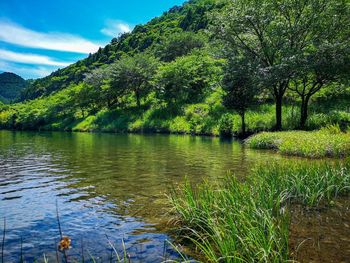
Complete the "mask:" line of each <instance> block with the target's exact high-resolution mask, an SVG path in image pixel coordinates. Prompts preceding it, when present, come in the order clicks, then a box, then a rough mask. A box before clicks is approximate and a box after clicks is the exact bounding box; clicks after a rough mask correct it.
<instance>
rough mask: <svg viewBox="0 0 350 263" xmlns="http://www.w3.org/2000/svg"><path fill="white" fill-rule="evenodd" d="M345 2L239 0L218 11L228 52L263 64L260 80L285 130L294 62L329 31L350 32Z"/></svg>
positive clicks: (278, 126)
mask: <svg viewBox="0 0 350 263" xmlns="http://www.w3.org/2000/svg"><path fill="white" fill-rule="evenodd" d="M348 9H349V7H348V4H347V1H346V0H285V1H280V0H263V1H261V0H252V1H246V0H236V1H232V2H231V4H230V5H228V6H227V7H226V10H224V11H223V12H220V13H216V14H215V15H214V16H213V18H214V19H215V27H214V28H213V29H214V34H215V36H217V37H218V38H219V39H220V40H221V41H222V42H223V43H224V45H225V49H227V50H230V49H231V50H232V49H233V50H236V51H238V52H244V53H246V54H249V55H250V56H253V57H254V59H256V60H257V61H258V62H259V68H260V69H259V72H260V73H261V75H262V77H263V78H261V83H263V84H264V86H265V88H267V89H268V90H270V92H271V93H272V95H273V97H274V99H275V104H276V129H277V130H280V129H281V128H282V101H283V97H284V94H285V92H286V90H287V88H288V86H289V83H290V79H291V77H292V75H293V70H291V69H290V67H289V65H288V64H289V61H290V60H291V59H293V57H294V56H295V55H296V54H301V53H303V52H304V51H305V50H306V49H307V48H310V47H312V46H313V45H314V44H315V42H317V41H321V40H322V38H323V39H324V40H323V41H327V39H328V36H327V32H329V31H332V30H336V29H339V30H340V29H341V28H339V25H340V23H339V22H336V23H335V25H336V26H334V27H331V25H332V22H335V21H342V22H343V27H344V28H346V30H347V31H349V23H348V19H349V18H347V17H346V14H348V11H344V10H348Z"/></svg>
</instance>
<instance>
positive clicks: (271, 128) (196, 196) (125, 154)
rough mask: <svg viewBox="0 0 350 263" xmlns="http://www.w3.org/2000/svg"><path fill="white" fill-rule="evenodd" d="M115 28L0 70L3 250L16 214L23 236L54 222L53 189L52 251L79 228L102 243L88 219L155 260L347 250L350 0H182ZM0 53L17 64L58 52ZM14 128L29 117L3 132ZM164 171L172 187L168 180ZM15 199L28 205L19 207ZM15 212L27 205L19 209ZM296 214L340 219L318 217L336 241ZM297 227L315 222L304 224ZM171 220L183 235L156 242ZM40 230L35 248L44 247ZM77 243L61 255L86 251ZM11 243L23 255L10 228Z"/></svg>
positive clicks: (123, 252) (254, 258) (300, 257)
mask: <svg viewBox="0 0 350 263" xmlns="http://www.w3.org/2000/svg"><path fill="white" fill-rule="evenodd" d="M101 6H102V5H101ZM96 13H98V12H96ZM87 17H88V16H87ZM91 20H92V19H91ZM43 21H45V20H44V19H43ZM96 21H97V20H96ZM0 22H1V21H0ZM10 26H15V25H12V24H11V25H9V27H10ZM125 27H126V26H125V25H124V28H125ZM23 30H24V29H23ZM102 31H103V30H101V32H102ZM104 31H106V30H104ZM127 31H128V32H123V33H121V34H119V35H116V36H115V37H114V38H113V39H112V40H111V41H110V42H109V43H108V44H107V45H106V46H105V47H100V48H99V49H98V51H97V52H95V53H90V54H89V55H87V56H86V58H84V59H82V60H79V61H77V62H75V63H72V64H69V65H68V66H66V67H64V68H61V69H57V70H55V71H54V72H52V73H51V74H50V75H48V76H46V77H43V78H38V79H31V80H24V79H22V78H21V77H19V76H17V75H15V74H12V73H8V72H4V73H2V74H0V129H3V130H12V131H14V132H8V131H0V135H1V137H0V173H3V174H5V176H3V177H1V176H0V190H1V191H0V210H1V211H2V206H4V207H5V208H7V211H9V212H8V214H9V217H10V218H8V219H6V220H7V221H4V229H3V241H2V254H1V255H2V263H3V262H4V257H7V258H10V257H11V255H10V254H11V253H16V252H14V250H11V248H9V251H10V252H8V251H6V247H5V245H4V244H5V240H6V241H7V238H9V239H10V238H12V240H10V242H12V243H10V244H15V241H14V240H15V238H17V237H16V233H18V232H16V231H17V230H18V229H20V230H21V231H22V228H23V231H27V232H26V233H27V237H28V236H30V237H31V236H34V235H33V232H31V230H30V229H29V227H28V226H33V228H35V231H36V232H35V233H38V234H41V230H43V231H46V232H47V233H54V229H55V228H56V227H57V226H56V224H55V226H53V225H52V223H51V224H50V222H51V221H52V218H54V219H55V216H54V217H53V216H52V214H50V213H51V212H50V211H51V210H52V209H51V208H52V202H51V205H48V204H49V203H50V202H49V201H50V200H51V201H52V199H53V198H57V199H60V200H64V202H62V205H63V206H65V208H66V209H62V210H61V211H63V213H65V214H64V215H63V216H62V218H64V217H66V218H67V217H69V216H71V219H72V222H71V223H70V222H68V219H66V220H67V221H66V226H67V228H70V229H71V231H72V233H73V234H74V235H75V236H74V238H72V237H71V235H69V234H68V236H66V237H65V236H63V234H62V231H61V224H60V219H59V215H58V210H57V221H58V225H59V229H60V231H59V232H60V237H59V239H60V240H61V243H60V246H61V247H63V249H61V250H62V251H63V252H64V253H65V252H67V253H68V252H70V251H69V250H70V247H71V241H72V243H74V242H76V240H77V236H78V235H84V234H85V235H89V236H88V238H86V240H87V241H88V242H90V244H87V245H86V246H87V249H86V251H87V250H88V249H91V247H94V246H95V245H96V251H94V252H96V254H99V255H102V254H103V253H105V252H106V250H105V248H103V247H102V245H101V242H102V241H101V240H104V241H106V237H105V236H106V235H105V234H104V233H103V234H101V232H102V230H101V231H100V229H99V228H101V229H103V231H105V232H107V233H108V234H110V235H111V236H112V235H113V237H111V240H112V238H114V239H113V240H117V238H116V237H117V236H118V235H119V237H120V239H119V240H122V243H121V249H119V251H117V250H118V249H116V248H115V246H114V245H113V244H114V243H113V242H114V241H113V242H111V241H110V239H109V237H107V240H108V245H110V247H109V249H110V250H109V251H108V253H110V254H111V257H110V258H109V261H110V262H112V261H117V262H133V260H135V261H136V260H138V259H140V258H141V259H140V262H143V261H142V260H143V259H144V258H142V256H145V257H146V259H145V261H144V262H154V260H156V259H159V261H165V262H166V261H170V257H168V254H167V253H168V252H169V251H170V250H171V251H170V252H171V253H172V254H171V253H170V252H169V254H171V255H172V256H174V261H182V260H184V261H185V260H187V257H186V256H184V257H183V258H182V259H181V253H182V254H186V255H190V256H191V257H192V258H193V260H192V259H191V260H192V261H195V260H198V261H201V262H218V263H219V262H220V263H221V262H240V263H241V262H266V263H267V262H276V263H277V262H290V261H294V260H295V261H298V262H312V261H313V260H314V257H315V256H314V254H318V253H320V255H324V254H322V253H325V252H324V251H335V252H334V253H333V252H329V253H330V254H327V255H324V256H323V258H322V260H325V262H331V261H332V258H336V260H337V261H339V262H341V261H343V260H345V261H346V260H349V258H350V252H349V251H350V240H349V238H348V237H347V236H346V235H344V233H346V234H347V233H349V225H350V223H349V217H346V216H343V215H344V214H346V215H348V214H347V213H348V212H349V211H350V210H349V206H350V205H349V203H350V202H349V200H350V199H349V197H350V159H349V158H350V82H349V81H350V74H349V73H350V43H349V40H350V3H349V1H348V0H284V1H281V0H250V1H247V0H235V1H232V0H189V1H187V2H185V3H183V4H182V5H181V6H174V7H173V8H171V9H170V10H168V11H166V12H164V13H163V14H162V15H160V16H159V17H155V18H153V19H152V20H150V21H149V22H148V23H146V24H139V25H136V26H134V27H133V29H130V30H127ZM18 32H22V28H21V31H18ZM23 32H24V31H23ZM25 32H27V31H25ZM28 32H29V33H31V32H32V33H33V32H34V31H31V30H28ZM28 32H27V33H28ZM29 33H28V34H29ZM34 33H35V32H34ZM35 35H37V36H43V35H44V34H41V33H37V34H35ZM53 35H54V34H53ZM49 36H50V39H51V37H52V36H51V35H50V34H49ZM69 36H70V35H69V34H67V36H66V37H67V38H68V39H70V37H69ZM0 37H1V36H0ZM72 38H73V37H72ZM4 39H5V38H4ZM74 39H75V38H74ZM78 39H80V38H78ZM5 40H6V39H5ZM5 40H4V41H5ZM0 41H2V38H1V39H0ZM6 41H8V40H6ZM11 41H12V40H11ZM12 42H13V43H15V44H16V43H17V42H16V41H12ZM12 42H9V43H10V44H11V43H12ZM84 43H85V42H84ZM17 44H18V43H17ZM34 44H35V43H34ZM34 44H32V45H34ZM31 48H33V47H32V46H31ZM34 48H35V46H34ZM45 49H47V50H51V51H52V47H51V49H50V48H45ZM96 50H97V49H96ZM56 51H57V50H56ZM61 51H62V50H61ZM71 51H72V50H71ZM73 51H74V50H73ZM74 52H76V50H75V51H74ZM0 53H1V54H5V55H6V56H7V58H6V59H8V60H9V59H12V60H13V59H15V60H20V62H21V63H24V62H25V63H27V62H28V59H29V58H32V59H38V58H39V60H40V61H44V62H45V63H49V64H55V65H67V64H66V63H63V62H60V60H57V61H56V60H52V61H51V60H49V57H42V56H39V57H38V56H36V55H34V54H32V55H28V54H27V55H23V54H22V55H19V56H14V55H13V52H7V51H4V50H0ZM50 54H51V53H50ZM52 54H54V52H52ZM86 54H88V53H86ZM28 57H29V58H28ZM0 59H1V58H0ZM40 61H39V62H40ZM1 62H2V61H0V66H2V64H4V63H1ZM39 62H37V63H39ZM40 63H41V62H40ZM4 65H5V64H4ZM9 90H10V91H9ZM26 130H33V131H40V132H39V133H30V134H29V133H28V134H27V133H25V132H23V133H22V132H16V131H26ZM41 131H70V132H109V133H174V134H190V135H210V136H213V137H214V136H220V137H225V138H227V137H228V138H230V139H232V138H233V137H238V138H240V139H243V141H241V140H237V141H239V143H238V142H237V141H235V140H221V138H207V137H205V139H208V140H212V141H205V139H203V138H202V137H199V136H198V137H191V136H188V138H187V139H186V140H183V141H181V139H179V137H186V136H163V135H159V136H158V135H157V136H153V137H152V136H149V137H151V138H146V137H148V136H139V137H137V136H138V135H129V134H128V135H125V136H124V135H118V134H113V136H112V135H110V134H103V135H102V134H97V135H96V134H88V133H84V134H83V133H81V134H78V135H77V134H75V133H69V134H68V133H67V134H68V135H67V134H65V133H63V132H62V133H55V132H52V133H44V132H43V133H42V132H41ZM38 134H39V135H38ZM94 135H96V136H94ZM79 136H80V137H79ZM103 136H105V137H103ZM123 136H124V137H123ZM203 137H204V136H203ZM192 139H193V140H192ZM196 139H198V141H196ZM201 139H203V141H199V140H201ZM214 140H216V141H214ZM193 149H196V152H194V151H192V150H193ZM255 154H256V155H259V154H261V156H263V157H261V156H260V155H259V157H257V158H255V159H254V158H252V157H251V156H252V155H255ZM266 156H268V157H266ZM260 157H261V159H264V161H265V162H258V161H256V160H259V158H260ZM218 159H221V160H219V161H218ZM266 159H268V160H266ZM222 160H225V161H226V160H228V161H227V162H222ZM281 160H283V161H281ZM301 160H302V161H301ZM298 161H300V162H298ZM241 166H242V167H243V168H240V167H241ZM235 169H236V171H235ZM239 169H241V170H239ZM226 170H230V172H229V173H228V174H227V176H225V177H224V178H223V176H222V173H223V172H226ZM238 170H239V171H240V173H241V174H240V175H239V176H238V175H237V171H238ZM174 171H175V172H174ZM218 171H219V172H218ZM174 173H175V174H174ZM243 173H244V174H243ZM242 174H243V175H242ZM185 176H188V177H189V179H187V181H186V182H185V183H184V180H185V179H184V177H185ZM28 178H29V179H30V180H29V179H28ZM28 181H30V182H29V183H28ZM22 184H23V185H22ZM170 185H172V186H173V185H176V186H174V187H173V189H172V190H169V191H168V189H166V188H167V187H168V188H169V186H170ZM2 188H3V189H2ZM34 188H35V189H36V188H38V189H40V190H39V191H38V190H35V191H32V189H34ZM17 192H21V194H18V193H17ZM22 192H23V193H22ZM38 192H39V194H38ZM2 195H3V196H2ZM23 199H25V201H23ZM57 199H56V202H57ZM164 199H165V201H164ZM19 200H21V201H23V202H21V203H20V201H19ZM32 200H34V201H32ZM43 200H44V201H45V204H44V203H43ZM338 203H341V204H344V206H343V207H342V206H341V205H337V204H338ZM18 204H23V205H24V206H25V205H28V204H30V206H33V207H30V208H29V209H28V206H27V210H25V209H23V211H19V210H20V209H19V208H16V205H18ZM152 205H154V207H153V206H152ZM151 206H152V208H153V209H148V208H149V207H151ZM13 207H15V208H13ZM43 207H44V208H43ZM159 207H161V208H166V209H167V211H169V214H167V215H166V216H167V217H168V218H167V219H169V218H171V220H170V222H169V225H167V229H166V230H164V231H163V232H162V233H159V232H161V231H158V232H157V231H156V230H155V228H156V226H157V224H158V225H159V224H160V223H159V222H160V220H159V218H158V217H160V215H159V214H160V213H161V212H159V211H157V209H158V208H159ZM344 207H345V208H344ZM21 209H22V208H21ZM50 209H51V210H50ZM42 210H45V211H44V212H43V211H42ZM142 210H147V212H144V211H142ZM159 210H160V209H159ZM24 211H27V214H30V215H29V216H28V217H29V219H28V220H27V219H26V220H18V218H20V216H19V215H21V212H23V213H24ZM28 211H30V212H28ZM32 211H33V217H35V218H32V217H31V216H32V213H31V212H32ZM162 211H163V210H162ZM334 211H335V212H334ZM339 211H341V212H339ZM343 211H344V212H343ZM333 212H334V213H333ZM37 213H38V214H37ZM157 213H158V214H157ZM298 213H300V214H307V213H318V214H317V215H318V216H313V218H316V217H317V218H322V215H324V213H326V215H327V216H325V217H327V220H328V221H327V220H325V221H322V224H323V225H322V227H324V226H325V225H330V224H332V223H334V222H340V223H339V224H338V225H337V226H336V227H334V228H333V227H331V228H332V229H337V230H338V232H337V234H336V235H335V239H336V237H341V238H339V241H334V243H332V242H333V241H332V242H328V241H327V242H328V245H329V244H330V243H332V244H333V247H328V246H327V249H324V250H323V252H322V248H324V243H325V241H324V239H325V238H324V236H323V237H322V238H321V237H319V238H318V239H317V242H316V241H315V242H314V243H313V244H317V245H312V246H311V245H310V244H309V243H310V242H308V241H309V239H311V238H309V237H310V235H309V234H305V236H306V237H305V238H304V235H303V233H306V231H304V230H303V231H304V232H303V233H301V232H302V231H301V230H300V228H298V227H301V225H303V224H302V223H303V222H304V221H303V220H302V219H304V218H306V217H300V218H302V219H301V220H300V221H303V222H299V223H298V221H297V220H295V218H296V217H297V216H296V215H299V214H298ZM327 213H329V214H332V213H333V214H332V217H328V214H327ZM43 214H44V215H43ZM313 215H315V214H313ZM0 216H2V214H1V215H0ZM11 216H12V218H11ZM22 216H23V215H22ZM38 218H40V220H39V219H38ZM81 218H83V219H81ZM154 218H158V220H159V221H156V220H154ZM329 218H334V220H330V219H329ZM11 219H12V220H16V219H17V221H15V222H16V223H17V224H19V225H20V226H21V227H22V228H18V229H17V228H16V227H17V226H16V227H15V226H13V225H11V224H12V223H11ZM152 220H154V221H152ZM305 220H306V219H305ZM155 221H156V222H155ZM331 221H332V222H331ZM7 222H9V225H10V227H12V229H11V230H12V232H11V235H9V237H8V236H6V235H5V234H6V233H7V232H6V231H7V230H6V227H5V226H6V224H5V223H7ZM23 222H24V223H23ZM150 222H151V223H150ZM79 224H81V225H82V226H83V227H81V228H80V227H77V225H79ZM62 227H65V225H62ZM313 227H314V228H313ZM305 228H306V229H309V230H310V229H311V230H314V229H316V230H315V231H314V232H318V230H317V227H315V226H314V225H312V224H311V223H310V224H309V225H306V227H305ZM28 229H29V230H28ZM96 229H98V230H96ZM5 230H6V231H5ZM90 230H91V232H90ZM50 231H51V232H50ZM56 232H57V231H56ZM124 233H127V234H126V235H125V236H126V239H125V240H126V241H125V243H124V237H122V236H124ZM168 234H169V236H171V237H172V242H173V243H174V244H181V246H177V245H172V244H173V243H169V246H173V247H172V248H171V249H169V251H167V249H166V248H165V245H164V253H163V254H162V256H161V257H160V254H161V253H159V251H161V248H157V246H159V244H165V241H167V238H168ZM342 234H343V235H344V236H345V237H343V236H342ZM101 236H103V237H101ZM330 236H331V235H330ZM5 238H6V239H5ZM42 238H43V239H45V238H46V237H42ZM128 238H129V239H128ZM300 239H302V240H300ZM21 240H22V239H21ZM91 240H92V241H93V242H91ZM46 241H47V240H46V239H45V241H42V242H41V243H40V245H41V247H40V248H35V249H38V250H37V251H39V249H43V250H44V249H48V247H47V244H46ZM104 241H103V242H104ZM21 242H22V241H21ZM167 242H168V241H167ZM307 242H308V243H307ZM327 242H326V243H327ZM56 243H57V242H56V241H55V246H56ZM112 243H113V244H112ZM305 243H307V244H305ZM144 244H145V249H144V248H143V247H142V246H143V245H144ZM334 244H335V245H334ZM27 245H28V244H27ZM108 245H107V247H108ZM135 245H141V249H140V250H141V252H140V254H137V253H138V252H137V251H136V250H137V249H138V248H137V249H136V248H135ZM167 245H168V243H167ZM304 245H307V246H310V247H307V248H308V250H309V251H306V252H305V253H304V252H303V251H304V250H303V248H304ZM81 246H82V248H81V251H80V250H79V251H78V250H77V249H76V248H73V249H75V250H74V253H75V255H74V256H76V258H77V259H78V261H79V260H80V258H82V261H83V262H84V253H85V254H86V252H84V249H85V247H84V246H85V244H84V243H83V242H81ZM89 246H90V247H89ZM28 247H29V245H28V246H27V249H28V251H29V252H28V253H30V249H31V248H28ZM101 247H102V248H101ZM181 247H184V248H185V249H183V250H182V249H181ZM119 248H120V246H119ZM348 248H349V249H348ZM20 249H21V257H22V243H21V248H20ZM35 249H33V250H35ZM131 250H132V251H133V252H132V253H131V254H132V256H130V255H129V251H131ZM17 251H19V249H17ZM40 251H42V250H40ZM135 251H136V252H135ZM300 251H301V252H300ZM54 252H57V255H58V251H57V249H56V251H54ZM299 252H300V253H299ZM6 253H7V254H6ZM79 253H80V254H79ZM118 253H119V254H118ZM332 253H333V254H332ZM34 254H35V253H34ZM140 255H141V256H140ZM35 256H37V254H35V255H34V256H33V258H34V257H35ZM60 256H61V257H62V261H63V260H65V261H66V262H67V263H68V262H69V260H68V259H67V255H66V254H64V257H63V254H62V255H61V254H60ZM89 258H90V259H91V261H92V262H95V260H94V257H93V256H92V255H90V257H89ZM154 258H156V259H154ZM327 260H328V261H327ZM44 261H45V262H46V261H47V259H46V258H45V260H44ZM59 261H60V260H58V256H57V262H59ZM21 262H23V261H21ZM96 262H98V261H97V260H96ZM101 262H102V259H101ZM137 262H138V261H137Z"/></svg>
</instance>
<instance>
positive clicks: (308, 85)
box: [289, 43, 350, 129]
mask: <svg viewBox="0 0 350 263" xmlns="http://www.w3.org/2000/svg"><path fill="white" fill-rule="evenodd" d="M349 54H350V52H349V47H348V46H347V45H340V44H339V43H338V44H335V45H326V46H322V47H318V49H317V50H313V51H311V52H309V53H308V54H303V55H301V56H300V57H298V58H297V59H296V62H295V64H294V67H293V70H294V75H293V79H292V81H291V85H290V86H289V89H290V90H292V91H294V92H295V93H296V94H297V95H298V96H299V98H300V122H299V125H300V128H302V129H303V128H305V124H306V121H307V118H308V105H309V102H310V99H311V98H312V96H314V95H315V94H316V93H317V92H319V91H320V90H321V88H324V87H326V86H327V85H330V84H338V85H340V84H341V83H345V82H347V81H348V80H349V75H348V73H349V72H350V56H349Z"/></svg>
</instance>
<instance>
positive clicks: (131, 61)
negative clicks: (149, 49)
mask: <svg viewBox="0 0 350 263" xmlns="http://www.w3.org/2000/svg"><path fill="white" fill-rule="evenodd" d="M158 66H159V62H158V60H157V59H156V58H154V57H153V56H151V55H148V54H146V53H138V54H136V55H134V56H133V57H131V56H124V57H122V58H121V59H120V60H118V61H116V62H115V63H113V64H111V66H110V67H109V78H110V80H109V85H110V86H111V88H112V89H114V90H116V91H117V92H118V93H120V92H122V93H123V92H125V93H128V92H133V93H134V94H135V97H136V103H137V106H138V107H139V108H140V106H141V99H142V98H143V97H145V96H146V95H147V94H148V93H149V92H150V90H151V88H152V79H153V76H154V75H155V74H156V71H157V69H158Z"/></svg>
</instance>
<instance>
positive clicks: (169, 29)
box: [0, 0, 350, 136]
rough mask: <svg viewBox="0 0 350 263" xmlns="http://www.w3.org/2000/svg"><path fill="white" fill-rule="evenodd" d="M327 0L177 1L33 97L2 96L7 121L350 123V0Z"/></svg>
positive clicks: (219, 128) (215, 131)
mask: <svg viewBox="0 0 350 263" xmlns="http://www.w3.org/2000/svg"><path fill="white" fill-rule="evenodd" d="M319 1H321V0H314V1H312V2H308V1H306V2H303V4H305V8H299V7H298V5H293V4H290V5H286V6H285V5H284V4H283V3H282V2H279V1H273V0H264V1H263V2H264V3H265V4H263V5H260V4H259V2H260V1H245V0H237V1H229V0H192V1H189V2H186V3H185V4H183V5H182V6H175V7H173V8H171V9H170V10H169V11H167V12H165V13H164V14H163V15H161V16H160V17H157V18H154V19H152V20H151V21H150V22H148V23H147V24H145V25H138V26H136V27H135V28H134V29H133V31H132V32H130V33H126V34H123V35H120V36H118V37H116V38H114V39H112V41H111V42H110V43H109V44H108V45H106V46H105V47H104V48H100V49H99V50H98V52H96V53H95V54H90V55H89V56H88V57H87V58H85V59H83V60H80V61H78V62H77V63H75V64H72V65H70V66H68V67H66V68H63V69H60V70H57V71H55V72H53V73H52V74H51V75H49V76H47V77H45V78H42V79H37V80H35V81H33V82H31V83H30V85H29V87H28V88H26V89H25V90H24V91H23V92H22V93H21V101H22V102H21V103H16V104H12V105H10V106H9V107H5V106H0V128H10V129H35V130H38V129H39V130H42V129H45V130H69V131H104V132H171V133H191V134H207V135H219V134H224V135H230V136H231V135H232V134H250V133H255V132H259V131H264V130H272V129H277V130H280V129H282V128H283V129H296V128H297V129H311V130H312V129H319V128H321V127H323V126H327V125H334V124H335V125H339V126H340V127H341V128H342V129H343V130H346V129H347V128H348V126H349V124H350V112H349V107H348V101H349V98H350V89H349V85H348V83H349V81H348V80H349V75H348V72H349V70H350V63H349V61H350V59H349V54H350V52H349V48H350V47H349V45H348V39H349V38H350V31H349V30H348V28H350V21H349V20H350V14H349V13H350V11H349V9H350V6H348V5H346V4H345V2H338V1H336V0H332V1H326V2H322V5H315V6H314V5H313V3H318V2H319ZM284 10H288V14H289V15H286V13H285V12H284ZM308 10H313V12H309V11H308ZM315 17H318V18H319V19H315ZM331 18H332V19H331ZM292 21H294V22H295V23H296V24H293V23H294V22H293V23H292ZM300 30H302V31H303V33H302V35H300ZM299 36H302V37H299ZM291 47H293V48H291Z"/></svg>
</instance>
